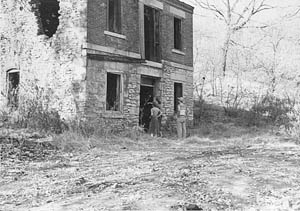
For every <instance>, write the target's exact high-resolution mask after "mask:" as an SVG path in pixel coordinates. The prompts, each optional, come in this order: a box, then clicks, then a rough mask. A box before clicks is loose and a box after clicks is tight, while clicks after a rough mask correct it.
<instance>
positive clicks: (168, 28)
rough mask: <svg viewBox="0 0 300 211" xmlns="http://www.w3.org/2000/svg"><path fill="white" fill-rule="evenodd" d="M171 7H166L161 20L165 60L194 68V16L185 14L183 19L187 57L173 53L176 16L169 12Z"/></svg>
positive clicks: (184, 45)
mask: <svg viewBox="0 0 300 211" xmlns="http://www.w3.org/2000/svg"><path fill="white" fill-rule="evenodd" d="M169 8H170V7H169V5H166V6H165V7H164V11H163V15H162V20H161V44H162V45H161V46H162V57H163V59H164V60H169V61H173V62H177V63H180V64H185V65H188V66H193V16H192V14H191V13H188V12H185V16H186V17H185V18H184V19H182V52H183V53H184V54H185V55H181V54H177V53H174V52H172V49H173V48H174V14H172V13H170V12H169Z"/></svg>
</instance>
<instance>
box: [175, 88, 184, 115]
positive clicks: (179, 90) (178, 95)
mask: <svg viewBox="0 0 300 211" xmlns="http://www.w3.org/2000/svg"><path fill="white" fill-rule="evenodd" d="M179 97H183V93H182V83H174V111H175V112H177V106H178V98H179Z"/></svg>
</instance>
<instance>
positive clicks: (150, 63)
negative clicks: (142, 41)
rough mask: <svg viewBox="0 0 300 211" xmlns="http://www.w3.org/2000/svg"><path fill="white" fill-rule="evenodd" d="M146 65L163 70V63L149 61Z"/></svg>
mask: <svg viewBox="0 0 300 211" xmlns="http://www.w3.org/2000/svg"><path fill="white" fill-rule="evenodd" d="M145 65H147V66H150V67H156V68H162V63H158V62H153V61H149V60H146V63H145Z"/></svg>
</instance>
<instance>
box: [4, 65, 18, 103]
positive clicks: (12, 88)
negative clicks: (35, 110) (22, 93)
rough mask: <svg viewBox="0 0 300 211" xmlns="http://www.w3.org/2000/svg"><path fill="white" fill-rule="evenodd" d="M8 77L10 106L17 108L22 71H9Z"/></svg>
mask: <svg viewBox="0 0 300 211" xmlns="http://www.w3.org/2000/svg"><path fill="white" fill-rule="evenodd" d="M7 79H8V93H7V98H8V99H7V100H8V106H9V107H12V108H17V107H18V105H19V84H20V72H19V71H18V70H11V71H8V72H7Z"/></svg>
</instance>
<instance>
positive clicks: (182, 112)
mask: <svg viewBox="0 0 300 211" xmlns="http://www.w3.org/2000/svg"><path fill="white" fill-rule="evenodd" d="M186 117H187V108H186V105H185V104H184V100H183V97H179V98H178V106H177V135H178V138H179V139H183V138H186Z"/></svg>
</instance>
